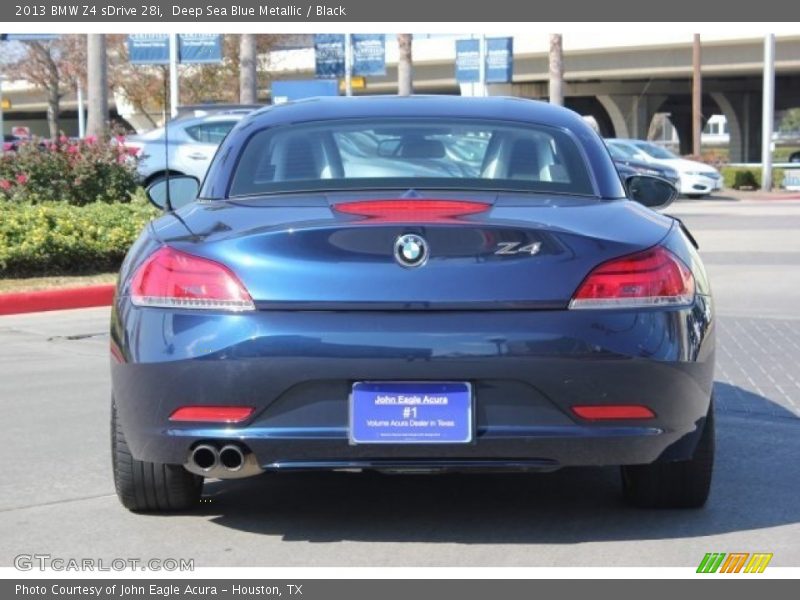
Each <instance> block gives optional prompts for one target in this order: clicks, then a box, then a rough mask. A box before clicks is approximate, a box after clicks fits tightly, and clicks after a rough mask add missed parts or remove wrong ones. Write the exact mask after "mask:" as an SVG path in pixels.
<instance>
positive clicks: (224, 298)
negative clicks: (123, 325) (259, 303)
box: [130, 246, 255, 311]
mask: <svg viewBox="0 0 800 600" xmlns="http://www.w3.org/2000/svg"><path fill="white" fill-rule="evenodd" d="M130 293H131V302H133V304H135V305H137V306H153V307H161V308H198V309H221V310H235V311H241V310H253V309H254V308H255V306H254V305H253V300H252V298H251V297H250V294H249V293H248V292H247V290H246V289H245V287H244V286H243V285H242V283H241V282H240V281H239V279H238V278H237V277H236V275H234V274H233V272H232V271H231V270H230V269H229V268H228V267H226V266H225V265H222V264H220V263H218V262H215V261H213V260H208V259H207V258H201V257H199V256H194V255H192V254H186V253H185V252H179V251H178V250H175V249H174V248H170V247H169V246H163V247H162V248H160V249H159V250H157V251H156V252H154V253H153V254H152V256H150V257H149V258H148V259H147V260H145V261H144V263H143V264H142V265H141V266H140V267H139V270H138V271H136V274H135V275H134V277H133V281H132V282H131V292H130Z"/></svg>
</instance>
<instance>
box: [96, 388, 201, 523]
mask: <svg viewBox="0 0 800 600" xmlns="http://www.w3.org/2000/svg"><path fill="white" fill-rule="evenodd" d="M111 465H112V468H113V471H114V487H115V488H116V490H117V497H118V498H119V500H120V502H122V505H123V506H124V507H125V508H127V509H128V510H131V511H137V512H138V511H141V512H167V511H176V510H188V509H191V508H193V507H194V506H196V505H197V504H198V502H199V500H200V492H201V491H202V489H203V478H202V477H199V476H197V475H194V474H192V473H189V471H187V470H186V469H184V468H183V466H181V465H167V464H161V463H152V462H146V461H142V460H136V459H135V458H133V456H131V452H130V449H129V448H128V444H127V443H126V442H125V436H124V435H123V433H122V427H121V425H120V423H119V420H118V419H117V408H116V406H115V405H114V404H113V402H112V404H111Z"/></svg>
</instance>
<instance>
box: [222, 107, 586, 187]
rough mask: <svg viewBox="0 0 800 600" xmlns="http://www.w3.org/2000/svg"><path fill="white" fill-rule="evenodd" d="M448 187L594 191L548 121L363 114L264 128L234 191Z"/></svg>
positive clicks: (244, 159) (580, 162)
mask: <svg viewBox="0 0 800 600" xmlns="http://www.w3.org/2000/svg"><path fill="white" fill-rule="evenodd" d="M369 188H376V189H387V188H398V189H400V188H402V189H408V188H434V189H436V188H438V189H482V190H511V191H517V190H519V191H534V192H553V193H564V194H578V195H594V194H595V192H594V188H593V186H592V180H591V177H590V175H589V169H588V167H587V165H586V162H585V160H584V158H583V155H582V154H581V152H580V151H579V149H578V147H577V145H576V143H575V141H574V140H573V139H572V137H571V136H570V135H569V134H568V133H566V132H564V131H562V130H560V129H554V128H550V127H545V126H538V125H527V124H519V123H507V122H502V121H497V122H493V121H482V120H481V121H478V120H465V119H453V120H448V119H447V118H444V119H436V120H432V119H431V120H425V119H353V120H344V121H320V122H316V123H311V124H306V125H283V126H278V127H273V128H269V129H265V130H263V131H261V132H258V133H256V134H255V135H254V136H253V137H252V138H251V139H250V141H249V142H248V143H247V145H246V146H245V148H244V150H243V151H242V155H241V157H240V160H239V162H238V166H237V168H236V171H235V173H234V175H233V182H232V185H231V188H230V194H229V195H230V196H231V197H235V196H246V195H254V194H270V193H279V192H292V191H326V190H347V189H369Z"/></svg>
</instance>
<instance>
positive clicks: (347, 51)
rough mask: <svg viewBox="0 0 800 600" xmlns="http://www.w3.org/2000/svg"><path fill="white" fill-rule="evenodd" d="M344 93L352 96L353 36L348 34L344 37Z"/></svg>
mask: <svg viewBox="0 0 800 600" xmlns="http://www.w3.org/2000/svg"><path fill="white" fill-rule="evenodd" d="M344 93H345V95H346V96H352V95H353V36H352V34H349V33H346V34H345V36H344Z"/></svg>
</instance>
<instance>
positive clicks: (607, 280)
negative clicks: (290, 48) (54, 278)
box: [111, 96, 714, 511]
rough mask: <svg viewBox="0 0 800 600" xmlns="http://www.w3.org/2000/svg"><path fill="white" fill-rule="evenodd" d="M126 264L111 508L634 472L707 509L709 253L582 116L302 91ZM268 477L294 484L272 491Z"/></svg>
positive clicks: (178, 194)
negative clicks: (500, 475)
mask: <svg viewBox="0 0 800 600" xmlns="http://www.w3.org/2000/svg"><path fill="white" fill-rule="evenodd" d="M149 195H150V198H151V200H152V201H153V202H154V203H156V204H158V205H159V206H162V207H164V208H165V209H166V212H165V214H164V216H162V217H161V218H159V219H157V220H155V221H153V222H152V223H151V224H150V225H149V226H148V227H147V228H146V230H145V231H144V232H143V233H142V235H141V236H140V238H139V239H138V241H137V242H136V243H135V244H134V246H133V247H132V248H131V250H130V252H129V254H128V256H127V258H126V259H125V262H124V264H123V266H122V270H121V274H120V278H119V286H118V289H117V294H116V298H115V300H114V306H113V314H112V323H111V354H112V367H111V370H112V381H113V398H112V423H111V428H112V452H113V467H114V477H115V482H116V489H117V493H118V495H119V498H120V500H121V501H122V503H123V504H124V505H125V506H126V507H127V508H129V509H131V510H136V511H167V510H186V509H188V508H190V507H191V506H192V505H194V504H195V503H197V502H198V499H199V497H200V494H201V488H202V485H203V480H204V478H217V479H226V478H239V477H249V476H252V475H257V474H260V473H263V472H276V471H294V470H336V469H350V470H352V469H364V470H377V471H388V472H404V471H410V472H425V471H429V472H433V473H436V472H441V471H469V470H481V471H487V470H489V471H491V470H497V471H501V470H519V471H532V472H535V471H549V470H553V469H557V468H560V467H566V466H575V465H582V466H587V465H597V466H603V465H606V466H607V465H619V466H621V469H622V489H623V494H624V497H625V498H626V499H627V500H628V501H630V502H631V503H632V504H635V505H639V506H648V507H699V506H702V505H703V504H704V502H705V501H706V498H707V496H708V491H709V486H710V483H711V471H712V464H713V456H714V418H713V415H714V413H713V401H712V381H713V366H714V317H713V314H712V301H711V294H710V288H709V283H708V280H707V278H706V274H705V271H704V268H703V266H702V264H701V262H700V259H699V257H698V253H697V250H696V248H695V246H694V242H693V240H692V238H691V235H690V234H689V233H688V232H687V231H686V229H685V228H684V227H683V225H682V224H681V223H680V222H679V221H677V220H675V219H673V218H671V217H668V216H664V215H662V214H659V213H657V212H655V211H654V210H652V207H656V206H663V205H666V204H668V203H669V202H671V201H672V200H673V199H674V197H675V189H674V187H673V186H672V185H671V184H670V183H669V182H667V181H664V180H661V179H657V178H653V177H648V176H642V175H634V176H631V177H629V178H628V179H627V180H626V181H624V182H623V181H622V180H621V179H620V176H619V174H618V173H617V171H616V170H615V168H614V164H613V162H612V160H611V157H610V156H609V154H608V150H607V149H606V147H605V145H604V144H603V141H602V140H601V139H600V137H599V136H598V135H597V134H596V133H595V131H594V130H592V129H591V128H590V127H589V126H588V125H587V124H586V123H585V122H584V120H583V119H582V118H581V117H580V116H579V115H577V114H575V113H573V112H571V111H569V110H566V109H563V108H558V107H554V106H550V105H548V104H545V103H541V102H534V101H529V100H521V99H514V98H460V97H424V96H419V97H413V96H412V97H409V98H396V97H372V98H329V99H309V100H305V101H299V102H294V103H287V104H283V105H278V106H273V107H269V108H265V109H263V110H260V111H257V112H255V113H253V114H251V115H249V116H247V117H245V118H244V119H242V120H241V122H240V123H239V124H238V125H237V126H236V127H235V128H234V129H233V130H232V131H231V132H230V134H229V135H228V137H227V138H226V139H225V140H224V142H223V143H222V144H221V146H220V148H219V150H218V152H217V155H216V157H215V158H214V160H213V162H212V164H211V167H210V170H209V172H208V174H207V176H206V179H205V181H204V183H203V184H202V186H200V185H199V184H198V182H197V181H196V180H194V179H191V178H187V177H172V178H170V179H169V180H168V181H167V180H162V181H160V182H158V183H156V184H154V186H153V187H151V188H150V190H149ZM273 476H274V475H273Z"/></svg>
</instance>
